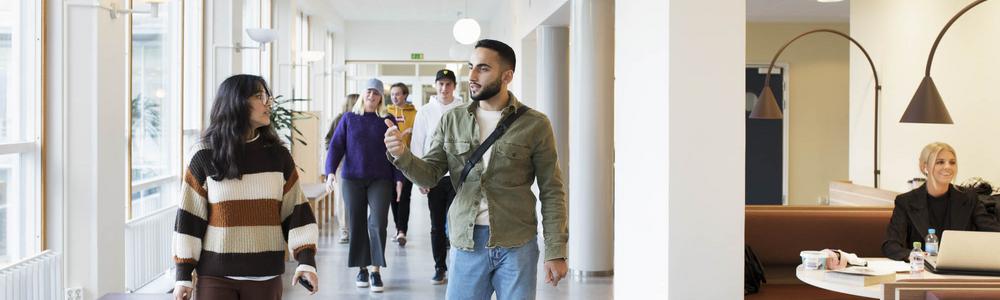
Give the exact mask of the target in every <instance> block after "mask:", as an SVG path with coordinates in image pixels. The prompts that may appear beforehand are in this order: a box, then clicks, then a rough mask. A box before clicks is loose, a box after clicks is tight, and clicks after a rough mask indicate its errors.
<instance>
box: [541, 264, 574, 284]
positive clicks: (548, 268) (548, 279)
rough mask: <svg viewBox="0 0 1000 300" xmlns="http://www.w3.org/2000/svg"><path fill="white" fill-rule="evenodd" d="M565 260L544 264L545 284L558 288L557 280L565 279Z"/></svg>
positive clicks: (566, 268)
mask: <svg viewBox="0 0 1000 300" xmlns="http://www.w3.org/2000/svg"><path fill="white" fill-rule="evenodd" d="M568 269H569V267H567V266H566V259H562V258H559V259H553V260H549V261H546V262H545V283H547V284H551V285H552V286H558V285H559V280H562V279H563V278H564V277H566V271H567V270H568Z"/></svg>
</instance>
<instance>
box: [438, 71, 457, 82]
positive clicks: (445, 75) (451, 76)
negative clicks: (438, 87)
mask: <svg viewBox="0 0 1000 300" xmlns="http://www.w3.org/2000/svg"><path fill="white" fill-rule="evenodd" d="M441 78H448V79H451V82H454V83H458V80H455V72H453V71H452V70H448V69H441V70H438V72H437V75H436V76H434V82H437V81H438V80H441Z"/></svg>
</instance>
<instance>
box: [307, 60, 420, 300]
mask: <svg viewBox="0 0 1000 300" xmlns="http://www.w3.org/2000/svg"><path fill="white" fill-rule="evenodd" d="M383 90H384V87H383V86H382V81H380V80H378V79H371V80H369V81H368V82H367V83H366V84H365V92H364V93H363V94H362V96H361V97H362V99H359V101H358V102H357V103H355V104H354V108H352V109H351V111H350V112H347V113H345V114H344V116H343V117H341V118H340V123H339V124H337V129H336V130H335V131H334V132H333V138H331V139H330V148H329V149H330V150H329V151H328V152H327V156H326V174H327V182H328V184H332V183H333V182H335V181H340V184H341V189H340V190H341V191H342V193H343V194H344V204H346V206H347V215H348V218H347V221H348V222H349V226H348V228H349V230H350V235H351V239H350V242H349V250H348V254H347V265H348V267H350V268H358V275H357V279H356V280H355V285H356V286H357V287H369V286H371V291H372V292H376V293H378V292H382V291H383V285H382V274H381V268H382V267H385V266H386V261H385V242H386V232H385V231H386V230H385V229H386V226H387V225H388V224H387V220H388V216H389V201H394V197H393V188H396V192H397V193H398V192H399V189H400V188H401V187H402V186H403V182H402V181H403V175H402V173H399V170H396V167H394V166H393V165H392V164H391V163H390V162H389V161H388V160H386V158H385V152H386V148H385V144H384V143H383V141H382V140H383V139H384V132H385V131H386V130H388V129H389V126H388V125H386V123H387V122H388V123H389V124H396V118H395V117H394V116H393V115H392V114H389V112H388V111H387V110H386V107H385V105H383V104H382V99H383V98H382V95H383V94H382V92H383ZM341 162H343V163H344V164H343V165H341V164H340V163H341ZM337 171H340V177H339V178H337V176H336V175H337ZM394 183H395V184H394Z"/></svg>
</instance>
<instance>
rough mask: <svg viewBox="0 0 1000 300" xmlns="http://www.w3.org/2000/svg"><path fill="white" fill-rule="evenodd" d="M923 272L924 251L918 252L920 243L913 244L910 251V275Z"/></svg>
mask: <svg viewBox="0 0 1000 300" xmlns="http://www.w3.org/2000/svg"><path fill="white" fill-rule="evenodd" d="M923 272H924V251H921V250H920V242H913V251H910V274H911V275H918V274H920V273H923Z"/></svg>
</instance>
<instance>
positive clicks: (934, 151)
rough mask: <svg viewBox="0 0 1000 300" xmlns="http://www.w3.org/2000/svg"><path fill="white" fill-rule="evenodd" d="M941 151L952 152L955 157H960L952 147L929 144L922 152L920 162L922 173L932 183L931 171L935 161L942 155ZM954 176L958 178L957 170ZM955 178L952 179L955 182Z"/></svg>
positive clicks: (939, 143)
mask: <svg viewBox="0 0 1000 300" xmlns="http://www.w3.org/2000/svg"><path fill="white" fill-rule="evenodd" d="M941 151H948V152H951V154H953V155H955V157H958V152H955V148H952V147H951V145H948V144H945V143H942V142H933V143H930V144H927V146H924V150H922V151H920V160H919V164H920V173H922V174H924V176H927V177H928V181H930V180H929V179H930V176H929V173H930V172H929V170H930V169H931V168H932V166H933V165H934V161H935V160H937V157H938V155H939V154H941ZM954 175H955V177H957V175H958V171H957V170H956V171H955V173H954ZM955 177H952V180H954V178H955Z"/></svg>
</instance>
